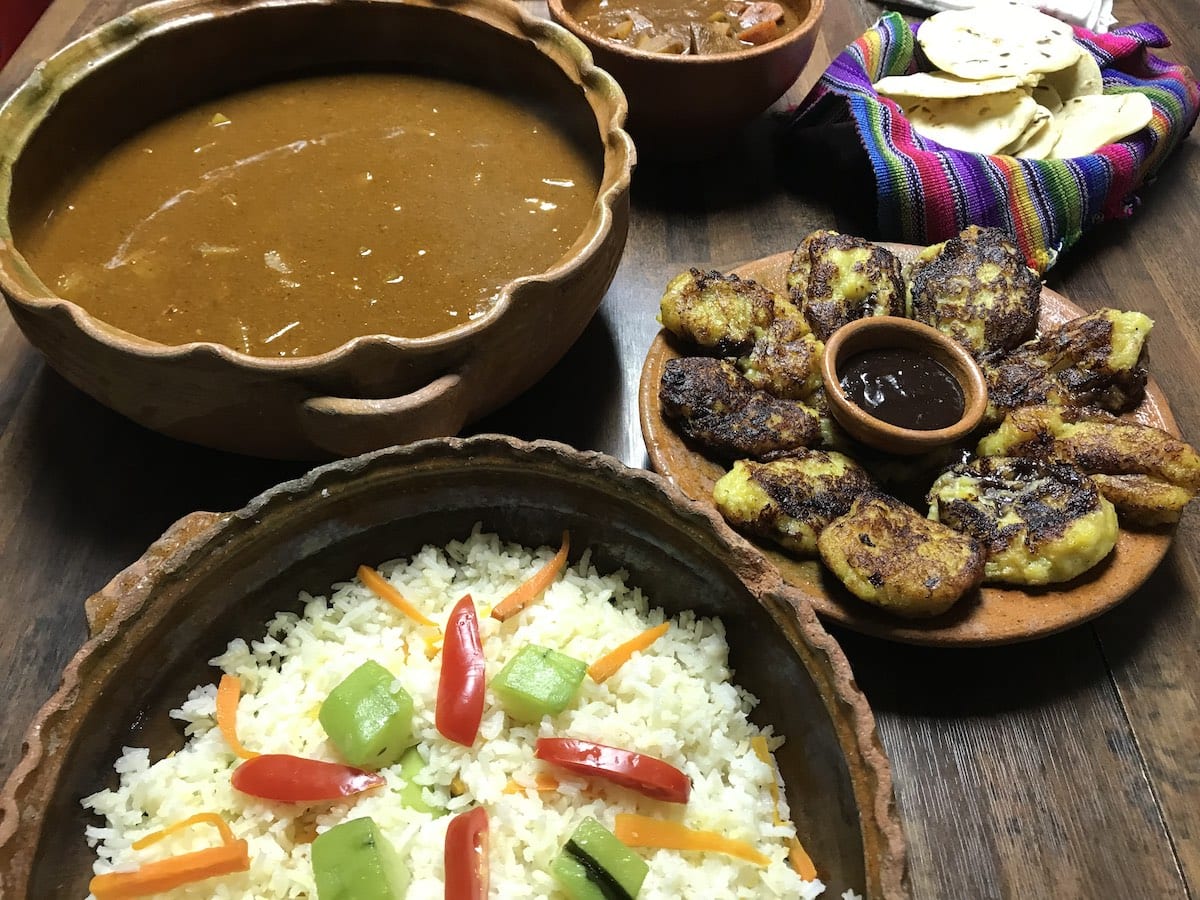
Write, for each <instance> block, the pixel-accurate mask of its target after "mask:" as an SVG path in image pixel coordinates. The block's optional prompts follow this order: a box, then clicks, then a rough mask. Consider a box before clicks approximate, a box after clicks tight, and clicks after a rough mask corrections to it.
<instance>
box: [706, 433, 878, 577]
mask: <svg viewBox="0 0 1200 900" xmlns="http://www.w3.org/2000/svg"><path fill="white" fill-rule="evenodd" d="M875 490H876V488H875V485H874V483H873V482H872V481H871V477H870V476H869V475H868V474H867V473H866V472H865V471H863V469H862V468H861V467H860V466H858V464H857V463H855V462H854V460H852V459H850V457H848V456H844V455H842V454H841V453H832V452H825V451H822V450H806V451H798V452H796V453H791V454H788V455H787V456H785V457H782V458H779V459H773V460H770V461H768V462H754V461H753V460H746V459H742V460H738V461H737V462H735V463H734V464H733V468H732V469H731V470H730V471H729V472H727V473H726V474H725V475H723V476H722V477H721V478H720V479H719V480H718V481H717V483H716V484H715V485H714V486H713V501H714V503H715V504H716V507H717V509H718V510H720V512H721V515H723V516H724V517H725V520H726V521H727V522H729V524H730V525H732V526H733V527H734V528H737V529H738V530H740V531H745V532H747V533H748V534H752V535H756V536H759V537H764V538H768V539H770V540H772V541H774V542H776V543H778V544H780V545H781V546H783V547H785V548H787V549H788V550H791V551H792V552H794V553H798V554H802V555H804V556H815V555H816V553H817V535H819V534H820V533H821V531H822V530H823V529H824V528H825V527H826V526H827V525H828V524H829V523H830V522H832V521H833V520H834V519H836V518H837V517H838V516H841V515H844V514H845V513H846V512H847V511H849V509H850V505H851V504H852V503H853V502H854V500H855V498H857V497H859V496H861V495H863V494H865V493H874V492H875Z"/></svg>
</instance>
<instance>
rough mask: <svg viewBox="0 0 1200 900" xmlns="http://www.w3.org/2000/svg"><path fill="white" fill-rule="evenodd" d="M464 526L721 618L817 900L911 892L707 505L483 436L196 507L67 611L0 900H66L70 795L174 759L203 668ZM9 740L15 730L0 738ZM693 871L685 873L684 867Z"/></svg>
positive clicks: (808, 683) (755, 584) (792, 639)
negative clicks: (69, 651)
mask: <svg viewBox="0 0 1200 900" xmlns="http://www.w3.org/2000/svg"><path fill="white" fill-rule="evenodd" d="M477 523H480V524H481V525H482V527H483V528H485V529H487V530H491V531H495V532H497V533H498V534H500V535H501V536H502V537H503V538H504V539H506V540H510V541H515V542H519V543H522V544H525V545H527V546H541V545H545V544H557V543H558V542H559V541H560V539H561V534H562V530H563V529H564V528H566V529H569V530H570V535H571V559H572V560H573V561H577V560H578V559H579V558H580V555H581V554H583V553H584V552H585V551H586V552H589V553H590V554H591V555H590V559H591V563H592V564H593V565H594V566H596V567H597V568H598V570H600V571H602V572H612V571H616V570H618V569H624V570H626V571H627V572H628V574H629V579H630V582H631V583H632V584H636V585H638V586H639V587H641V588H642V589H643V590H645V591H646V593H647V596H648V597H650V598H651V599H652V602H653V603H654V604H655V605H656V606H662V607H663V608H664V609H665V610H666V612H667V614H668V615H677V614H679V613H680V612H682V611H684V610H691V611H693V612H694V613H695V614H696V615H699V616H720V617H721V619H722V621H723V623H724V625H725V630H726V635H727V638H728V641H729V645H730V665H731V667H732V668H733V669H734V673H735V678H736V680H737V682H738V683H739V684H741V685H742V686H744V687H745V688H746V689H747V690H750V691H751V692H752V693H754V694H755V695H756V696H757V697H759V698H760V701H761V702H760V704H759V706H758V707H756V708H755V710H754V712H753V714H752V718H753V719H754V720H755V721H758V722H760V723H764V724H765V723H771V724H772V726H773V727H774V731H775V733H776V734H779V735H781V736H783V737H784V738H785V739H786V742H785V743H784V744H783V746H782V747H781V748H780V749H779V751H778V752H777V754H776V760H777V762H778V764H779V767H780V770H781V772H782V774H783V777H784V780H785V783H786V786H787V799H788V803H789V806H790V808H791V814H792V816H793V817H794V818H795V821H796V822H797V826H798V828H799V830H800V833H801V834H802V835H803V836H804V841H805V845H806V849H807V850H808V852H809V854H810V855H811V856H812V858H813V860H814V861H815V863H816V867H817V872H818V874H819V875H820V877H821V879H822V880H823V881H824V882H825V884H826V885H827V886H828V889H829V893H830V895H831V896H840V895H841V894H842V892H843V891H845V890H848V889H854V890H856V891H858V892H859V893H860V894H862V893H864V892H865V895H866V897H867V898H870V900H883V898H895V900H902V898H904V897H906V896H908V893H907V890H906V887H905V880H904V874H905V849H904V836H903V834H902V832H901V829H900V823H899V820H898V818H897V814H896V808H895V800H894V797H893V795H892V786H891V775H890V771H889V767H888V763H887V758H886V756H885V755H884V752H883V749H882V748H881V746H880V743H879V738H878V735H877V733H876V730H875V723H874V719H873V718H872V715H871V711H870V708H869V707H868V706H867V702H866V699H865V698H864V697H863V695H862V693H861V692H860V691H859V689H858V687H857V686H856V685H855V683H854V677H853V675H852V673H851V671H850V667H849V665H848V664H847V662H846V658H845V656H843V655H842V651H841V649H840V648H839V647H838V645H837V643H836V642H835V641H834V640H833V638H832V637H831V636H830V635H829V634H828V633H826V632H825V630H824V629H823V628H822V627H821V626H820V624H819V623H818V622H817V619H816V616H815V615H814V613H813V611H812V608H811V607H810V606H809V604H808V603H807V601H806V600H805V598H804V596H803V595H802V594H801V593H800V592H799V591H797V590H794V589H792V588H788V587H786V586H785V585H784V584H783V582H782V581H781V580H780V577H779V573H778V572H777V571H776V570H775V568H774V567H773V566H772V565H771V564H770V563H768V562H767V561H766V560H765V559H764V558H763V556H762V554H760V553H759V552H758V551H757V550H755V549H754V548H753V547H752V546H751V545H750V544H748V543H747V542H746V541H744V540H742V539H741V538H740V537H738V536H737V535H735V534H734V533H733V532H732V531H731V530H730V529H729V528H728V527H727V526H726V525H725V524H724V522H723V521H722V520H721V518H720V517H719V516H718V515H717V514H716V513H715V512H714V511H713V510H712V509H711V508H709V507H706V506H703V505H701V504H699V503H693V502H691V501H690V500H687V499H686V498H685V497H684V496H683V494H681V493H680V492H679V490H678V489H677V488H675V487H673V486H671V485H670V483H668V482H667V481H666V480H665V479H663V478H660V477H658V476H656V475H652V474H650V473H648V472H643V471H640V470H635V469H630V468H627V467H625V466H623V465H621V463H619V462H618V461H616V460H614V459H612V458H611V457H607V456H603V455H601V454H599V453H582V452H579V451H577V450H572V449H571V448H569V447H566V446H565V445H562V444H554V443H550V442H544V441H539V442H536V443H532V444H529V443H523V442H520V441H517V440H515V439H512V438H499V437H495V436H489V437H479V438H470V439H466V440H460V439H455V438H451V439H443V440H431V441H421V442H418V443H415V444H410V445H408V446H406V447H400V448H390V449H387V450H382V451H378V452H376V453H371V454H367V455H365V456H360V457H356V458H353V459H347V460H341V461H338V462H335V463H331V464H329V465H326V466H323V467H321V468H318V469H315V470H314V471H312V472H311V473H309V474H308V475H306V476H305V477H303V478H301V479H298V480H296V481H290V482H286V483H284V484H281V485H279V486H277V487H274V488H272V489H270V490H268V491H267V492H266V493H264V494H262V495H260V496H259V497H257V498H255V499H254V500H251V501H250V503H249V504H248V505H247V506H246V507H245V508H244V509H241V510H238V511H236V512H232V513H212V512H198V513H193V514H191V515H190V516H188V517H186V518H184V519H181V520H180V521H179V522H177V523H176V524H175V525H174V526H173V527H171V528H170V529H169V530H168V531H167V532H166V533H165V534H164V535H163V536H162V538H160V539H159V540H158V541H157V542H156V543H155V544H154V545H153V546H151V547H150V548H149V549H148V550H147V552H146V554H145V555H144V556H143V557H142V558H141V559H140V560H138V561H137V562H135V563H134V564H133V565H131V566H130V567H129V568H128V569H126V570H125V571H124V572H122V573H120V574H119V575H117V576H116V577H115V578H114V579H113V581H112V582H111V583H110V584H109V585H108V586H107V587H105V588H104V589H102V590H101V591H100V592H99V593H97V594H96V595H95V596H93V597H91V598H90V599H89V600H88V601H87V602H86V604H85V610H86V612H87V618H88V624H89V628H90V631H91V637H90V638H89V639H88V640H87V642H86V643H85V644H84V645H83V647H82V649H80V651H79V652H78V653H77V654H76V655H75V658H74V659H73V660H72V661H71V662H70V664H69V665H68V666H67V667H66V670H65V671H64V673H63V680H62V685H61V686H60V688H59V689H58V691H57V692H56V693H55V695H54V696H53V697H52V698H51V699H50V700H49V701H48V702H47V703H46V705H45V706H44V707H43V708H42V710H41V712H39V713H38V715H37V718H36V720H35V721H34V723H33V725H32V727H31V728H30V730H29V732H28V734H27V736H26V739H25V744H24V748H23V755H22V759H21V761H20V762H19V763H18V765H17V767H16V769H15V771H14V772H13V774H12V776H11V777H10V778H9V779H8V782H7V784H6V785H5V786H4V789H3V791H2V792H0V896H4V897H6V898H11V900H20V898H25V897H28V898H46V897H69V896H74V897H82V896H84V895H85V894H86V893H87V883H88V878H89V876H90V875H91V863H92V860H93V853H92V851H91V850H89V849H88V846H87V844H86V842H85V840H84V829H85V827H86V825H87V824H89V823H90V824H97V822H98V821H99V820H97V819H96V818H95V817H93V816H91V815H90V814H88V813H86V812H85V811H84V809H83V808H82V807H81V806H80V804H79V801H80V798H82V797H84V796H86V795H88V794H91V793H92V792H94V791H96V790H99V789H101V788H103V787H105V786H107V785H109V784H110V783H111V782H112V780H113V772H112V765H113V762H114V761H115V760H116V759H117V757H118V756H119V755H120V753H121V748H122V747H123V746H138V747H147V748H149V750H150V756H151V759H153V760H157V759H159V758H161V757H162V756H164V755H166V754H167V753H170V752H172V751H174V750H177V749H178V748H179V747H180V745H181V743H182V737H183V736H182V732H183V727H182V725H181V723H179V722H178V721H175V720H172V719H170V718H169V717H168V715H167V713H168V711H169V710H170V709H171V708H173V707H176V706H178V705H179V704H180V703H181V702H182V701H183V700H184V699H185V698H186V697H187V694H188V691H189V690H190V689H191V688H192V687H193V686H195V685H197V684H209V683H212V681H213V678H214V675H213V671H214V670H213V669H212V668H211V667H210V666H208V665H207V661H208V660H209V659H211V658H212V657H213V656H214V655H215V654H216V653H219V652H221V650H222V649H223V648H224V647H225V646H226V645H227V644H228V642H229V641H230V640H232V639H234V638H236V637H246V638H249V637H253V636H254V635H261V634H262V629H263V625H264V623H265V622H267V621H268V620H269V619H270V618H272V617H273V616H274V615H275V613H276V612H277V611H279V610H285V609H289V610H297V609H299V601H298V600H297V593H298V592H299V591H301V590H304V591H309V592H312V593H320V594H325V593H326V592H327V591H328V589H329V586H330V585H331V584H332V583H333V582H335V581H338V580H342V579H345V578H347V577H348V576H350V575H352V574H353V572H354V571H355V568H356V566H358V565H359V564H360V563H363V562H371V561H379V560H384V559H395V558H398V557H401V556H409V555H411V554H413V553H415V552H416V551H417V550H419V549H420V548H421V547H422V546H423V545H425V544H435V545H439V546H440V545H444V544H445V543H447V542H448V541H449V540H451V539H461V538H462V537H464V536H466V535H468V534H470V532H471V529H472V528H473V527H474V526H475V525H476V524H477ZM10 724H14V725H15V723H10ZM699 864H700V863H699V862H697V863H696V865H699Z"/></svg>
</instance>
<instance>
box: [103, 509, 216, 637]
mask: <svg viewBox="0 0 1200 900" xmlns="http://www.w3.org/2000/svg"><path fill="white" fill-rule="evenodd" d="M224 517H225V514H224V513H214V512H194V513H190V514H189V515H186V516H184V517H183V518H182V519H180V520H179V521H177V522H176V523H175V524H173V525H172V526H171V527H170V528H168V529H167V530H166V531H165V532H164V533H163V536H162V537H160V538H159V539H158V540H157V541H155V542H154V543H153V544H151V545H150V548H149V549H148V550H147V551H146V553H145V554H144V555H143V556H142V557H141V559H139V560H137V561H136V562H134V563H131V564H130V565H129V566H127V567H126V568H124V569H122V570H121V571H120V572H118V573H117V574H116V575H115V576H114V577H113V579H112V581H110V582H109V583H108V584H106V585H105V586H104V587H102V588H101V589H100V590H98V591H97V592H96V593H94V594H92V596H90V597H88V598H87V599H86V600H85V601H83V613H84V616H85V617H86V618H87V625H88V634H89V635H90V636H91V637H96V636H97V635H98V634H100V632H102V631H104V629H105V628H107V627H108V624H109V623H110V622H112V621H114V620H117V621H120V620H121V619H123V618H125V614H126V613H128V612H129V611H131V610H134V609H137V608H138V606H140V605H141V603H142V602H143V600H145V597H146V594H147V593H148V591H149V588H148V586H147V585H148V581H147V577H146V576H147V574H148V573H150V572H155V571H161V570H162V569H163V568H164V567H166V566H167V565H169V561H170V559H171V558H172V557H173V556H176V555H178V554H181V553H185V552H186V551H187V549H188V547H190V546H191V545H193V544H194V543H195V542H196V541H197V540H198V539H200V540H203V539H204V537H203V536H204V535H205V534H206V533H207V532H208V530H209V529H210V528H212V527H213V526H214V525H216V523H217V522H218V521H219V520H221V519H223V518H224Z"/></svg>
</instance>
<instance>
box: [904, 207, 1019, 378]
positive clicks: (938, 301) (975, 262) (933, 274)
mask: <svg viewBox="0 0 1200 900" xmlns="http://www.w3.org/2000/svg"><path fill="white" fill-rule="evenodd" d="M926 254H928V256H927V255H926ZM990 266H995V267H996V269H997V271H996V272H995V273H994V274H990V277H988V276H986V275H985V274H984V273H983V271H982V270H983V269H984V268H985V267H990ZM907 274H908V279H909V289H910V291H911V298H912V317H913V318H914V319H916V320H917V321H919V322H924V323H925V324H927V325H932V326H933V327H934V328H937V329H939V330H941V331H943V332H944V333H946V334H947V335H949V336H950V337H952V338H954V339H955V340H956V341H958V342H959V343H960V344H962V345H963V346H964V347H966V348H967V349H969V350H971V351H972V352H973V353H975V354H977V355H978V354H983V353H988V352H994V351H1001V350H1011V349H1012V348H1014V347H1016V346H1017V345H1018V344H1020V343H1022V342H1023V341H1026V340H1028V339H1029V338H1030V337H1032V336H1033V333H1034V331H1035V330H1036V328H1037V322H1038V313H1039V311H1040V308H1041V292H1042V284H1041V281H1040V280H1039V278H1038V276H1037V274H1036V273H1035V272H1034V271H1033V270H1032V269H1030V268H1029V267H1028V266H1027V265H1025V259H1024V257H1023V256H1022V255H1021V253H1020V251H1019V250H1018V249H1017V246H1016V244H1014V243H1013V242H1012V241H1011V240H1010V239H1009V238H1008V236H1007V235H1006V234H1005V233H1004V232H1002V231H1000V230H999V229H995V228H980V227H979V226H977V225H972V226H970V227H968V228H966V229H964V230H963V231H962V232H961V233H960V234H959V235H958V236H957V237H953V238H950V239H949V240H948V241H945V242H944V243H942V244H941V245H938V246H937V247H936V248H930V249H929V251H926V253H923V254H922V255H921V256H920V257H918V258H917V259H916V260H914V261H913V262H912V263H911V264H910V266H909V268H908V273H907ZM970 323H976V324H980V325H982V343H981V344H980V343H979V342H978V340H977V339H976V338H974V337H973V336H972V335H971V333H970V332H969V331H968V328H967V325H968V324H970Z"/></svg>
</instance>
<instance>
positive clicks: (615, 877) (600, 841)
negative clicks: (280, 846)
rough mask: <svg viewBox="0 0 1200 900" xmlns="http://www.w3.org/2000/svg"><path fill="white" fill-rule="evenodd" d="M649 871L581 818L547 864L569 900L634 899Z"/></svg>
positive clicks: (611, 836)
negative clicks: (552, 860)
mask: <svg viewBox="0 0 1200 900" xmlns="http://www.w3.org/2000/svg"><path fill="white" fill-rule="evenodd" d="M649 871H650V867H649V866H648V865H646V861H645V860H643V859H642V858H641V857H640V856H638V855H637V854H636V853H634V852H633V851H632V850H630V849H629V848H628V847H626V846H625V845H624V844H622V843H621V842H620V841H619V840H617V838H616V836H615V835H614V834H613V833H612V832H611V831H609V830H608V829H607V828H605V827H604V826H603V825H601V824H600V823H599V822H597V821H596V820H595V819H584V820H583V822H581V823H580V825H579V827H578V828H576V829H575V833H574V834H572V835H571V839H570V840H569V841H567V844H566V846H565V847H563V849H562V852H561V853H559V854H558V856H556V857H555V858H554V862H552V863H551V864H550V874H551V875H552V876H554V880H555V881H556V882H558V886H559V887H560V888H562V891H563V893H564V894H566V895H567V897H569V898H570V900H612V898H617V900H634V898H635V897H637V895H638V891H640V890H641V889H642V882H643V881H645V880H646V874H647V873H648V872H649ZM322 900H324V898H322Z"/></svg>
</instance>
